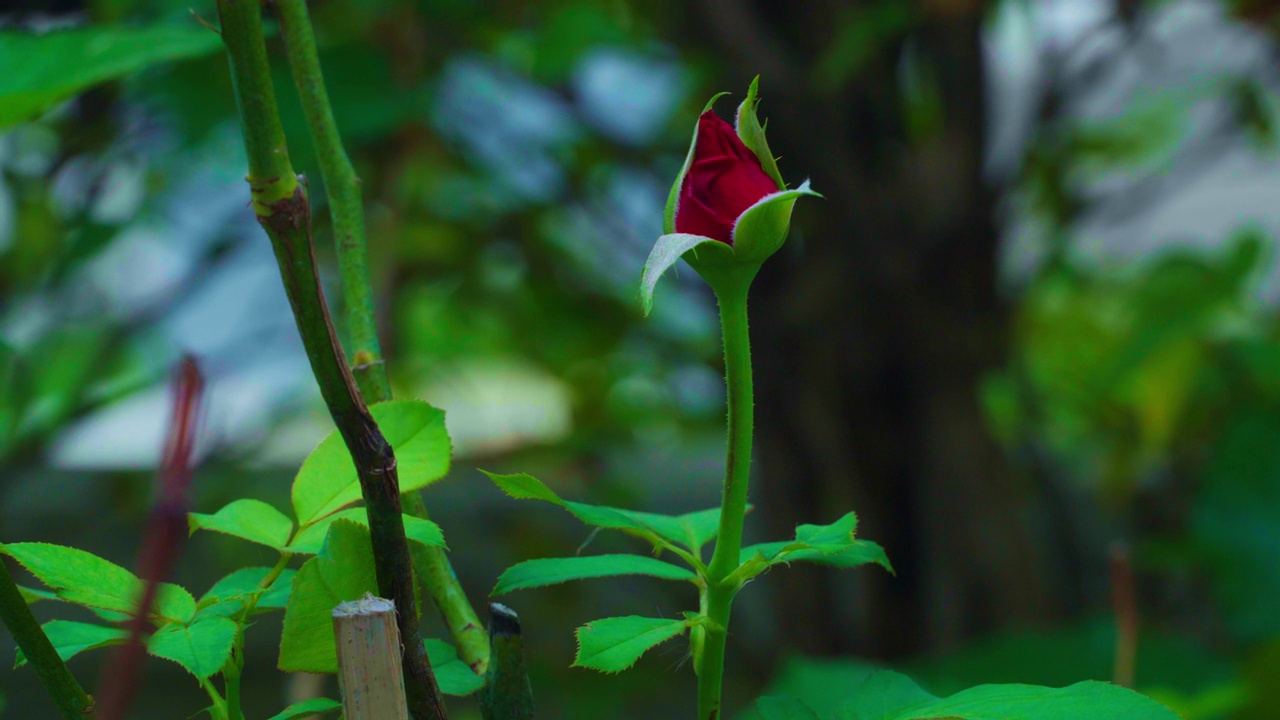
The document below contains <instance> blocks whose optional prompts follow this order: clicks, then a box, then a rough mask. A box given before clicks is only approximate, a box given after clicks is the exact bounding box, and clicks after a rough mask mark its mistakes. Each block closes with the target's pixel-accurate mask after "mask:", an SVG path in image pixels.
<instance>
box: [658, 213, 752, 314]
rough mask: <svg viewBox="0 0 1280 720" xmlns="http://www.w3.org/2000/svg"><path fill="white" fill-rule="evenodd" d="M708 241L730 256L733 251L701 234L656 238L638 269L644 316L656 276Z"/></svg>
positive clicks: (682, 234) (672, 234) (669, 235)
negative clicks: (642, 267) (642, 265)
mask: <svg viewBox="0 0 1280 720" xmlns="http://www.w3.org/2000/svg"><path fill="white" fill-rule="evenodd" d="M708 243H710V244H712V245H719V246H720V247H721V248H724V250H721V251H720V252H722V253H723V252H725V251H727V252H729V253H730V255H729V256H730V257H732V252H733V251H732V250H730V249H729V246H727V245H725V244H724V243H722V242H720V241H719V240H716V239H714V238H709V237H706V236H703V235H690V234H689V233H668V234H666V235H663V236H661V237H659V238H658V241H657V242H656V243H654V244H653V249H652V250H650V251H649V259H648V260H645V261H644V269H643V270H641V271H640V308H641V309H642V310H644V314H645V317H648V316H649V313H650V311H652V310H653V291H654V288H655V287H656V286H657V284H658V278H660V277H662V274H663V273H665V272H666V271H667V270H668V269H670V268H671V266H672V265H675V264H676V263H677V262H679V260H680V258H682V257H684V254H685V253H687V252H689V251H691V250H693V249H694V248H697V247H701V246H704V245H706V244H708ZM711 252H713V253H714V252H716V251H714V250H712V251H711Z"/></svg>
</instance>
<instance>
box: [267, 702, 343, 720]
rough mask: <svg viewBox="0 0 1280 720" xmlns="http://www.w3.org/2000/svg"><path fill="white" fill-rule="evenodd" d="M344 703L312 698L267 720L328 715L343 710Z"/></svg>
mask: <svg viewBox="0 0 1280 720" xmlns="http://www.w3.org/2000/svg"><path fill="white" fill-rule="evenodd" d="M341 709H342V703H340V702H338V701H337V700H330V699H329V698H312V699H310V700H304V701H303V702H298V703H294V704H292V705H290V706H289V707H287V708H285V709H284V710H281V711H280V712H278V713H276V714H275V715H272V716H271V717H269V718H267V720H292V719H293V718H299V717H305V716H307V715H311V714H313V713H328V712H333V711H334V710H341Z"/></svg>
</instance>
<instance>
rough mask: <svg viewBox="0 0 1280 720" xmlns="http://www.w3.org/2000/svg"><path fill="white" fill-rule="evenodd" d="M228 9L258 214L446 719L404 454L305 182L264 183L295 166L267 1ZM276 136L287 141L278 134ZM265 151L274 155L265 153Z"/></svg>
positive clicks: (417, 718) (406, 628) (431, 700)
mask: <svg viewBox="0 0 1280 720" xmlns="http://www.w3.org/2000/svg"><path fill="white" fill-rule="evenodd" d="M218 11H219V15H220V16H221V18H222V35H223V39H224V42H225V43H226V46H227V52H228V54H229V55H230V57H231V71H232V74H233V76H235V85H236V95H237V102H238V104H239V107H240V114H241V125H242V127H243V129H244V135H245V149H246V151H247V152H248V154H249V186H250V188H253V189H254V194H255V198H254V206H255V209H256V210H257V213H258V221H259V223H260V224H261V225H262V227H263V229H265V230H266V232H267V235H268V236H269V237H270V238H271V245H272V248H273V249H274V251H275V255H276V261H277V263H278V264H279V266H280V276H281V279H282V280H283V281H284V286H285V292H286V294H287V295H288V297H289V304H290V305H291V306H292V308H293V315H294V320H295V321H296V322H297V325H298V332H299V334H300V335H301V336H302V344H303V347H304V348H305V349H306V352H307V358H308V360H310V363H311V370H312V373H313V374H314V375H315V378H316V382H317V383H318V384H319V385H320V394H321V395H322V396H323V397H324V401H325V404H326V405H327V406H328V408H329V414H330V415H331V416H332V417H333V422H334V424H335V425H336V426H337V428H338V433H339V434H340V435H342V439H343V441H344V443H345V444H346V446H347V450H348V451H349V452H350V453H351V458H352V461H353V463H354V465H355V467H356V474H357V476H358V477H359V479H360V489H361V493H362V495H363V496H364V501H365V508H366V511H367V512H368V516H369V531H370V535H371V536H372V541H373V550H374V552H373V556H374V570H375V572H376V575H377V579H378V592H379V594H380V595H382V596H383V597H387V598H390V599H391V600H392V601H393V602H394V603H395V605H396V619H397V624H398V625H399V629H400V636H401V638H403V641H404V675H405V692H406V695H407V697H408V701H409V712H410V714H411V715H412V716H413V718H414V720H437V719H442V718H446V717H447V713H446V712H445V708H444V703H443V701H442V700H441V698H440V689H439V687H438V685H437V684H436V679H435V675H434V673H433V672H432V671H431V665H430V664H429V663H428V662H427V655H426V650H425V648H424V646H423V643H422V640H421V635H420V634H419V632H418V613H417V607H416V599H415V597H414V588H413V569H412V565H411V562H410V556H409V544H408V542H407V541H406V539H405V534H404V520H403V517H402V516H401V511H400V493H399V488H400V483H399V478H398V474H397V470H396V459H395V453H394V452H393V451H392V449H391V446H390V445H389V444H388V443H387V441H386V438H384V437H383V435H382V432H381V431H380V430H379V429H378V425H377V423H376V422H374V420H373V416H372V415H370V414H369V409H368V407H366V406H365V402H364V398H363V396H361V394H360V391H359V390H358V389H357V387H356V383H355V379H354V378H353V377H352V375H351V371H350V369H349V368H348V367H347V362H346V357H345V355H344V354H343V352H342V346H341V345H340V344H339V342H338V339H337V334H336V333H335V332H334V329H333V323H332V322H331V321H330V318H329V308H328V306H327V305H326V303H325V299H324V293H323V291H322V290H321V288H320V278H319V274H318V271H317V268H316V261H315V248H314V247H313V245H312V240H311V208H310V204H309V202H308V200H307V196H306V192H305V186H303V185H299V184H297V183H296V181H295V184H294V188H293V192H292V193H290V194H289V195H287V196H284V197H278V198H276V199H273V200H271V199H267V197H266V196H262V194H261V193H260V192H259V191H258V189H257V188H259V187H268V188H273V192H272V194H271V197H275V193H274V190H275V189H278V187H279V185H278V182H279V178H280V177H283V176H285V175H288V176H290V177H292V175H293V170H292V167H291V165H290V163H289V155H288V148H287V147H286V146H285V144H284V142H283V140H284V133H283V130H282V129H281V127H280V116H279V112H278V110H277V108H276V104H275V95H274V91H273V90H272V87H271V78H270V75H269V71H268V66H267V58H266V46H265V44H264V42H263V35H262V18H261V16H260V14H259V9H258V3H257V0H220V1H219V3H218ZM246 75H248V76H251V77H245V76H246ZM270 138H275V139H278V140H279V142H271V141H269V140H268V139H270ZM261 153H267V154H268V155H269V157H255V154H261Z"/></svg>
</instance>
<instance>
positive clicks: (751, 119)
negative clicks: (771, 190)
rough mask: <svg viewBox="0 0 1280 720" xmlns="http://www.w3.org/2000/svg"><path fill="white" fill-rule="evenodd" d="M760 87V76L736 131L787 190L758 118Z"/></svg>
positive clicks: (742, 108) (740, 109)
mask: <svg viewBox="0 0 1280 720" xmlns="http://www.w3.org/2000/svg"><path fill="white" fill-rule="evenodd" d="M759 85H760V76H759V75H757V76H756V77H755V79H754V80H752V81H751V87H750V88H749V89H748V90H747V99H746V100H743V101H742V104H741V105H739V106H738V115H737V121H736V122H735V123H734V129H736V130H737V131H738V137H739V138H740V139H741V140H742V144H743V145H746V146H747V148H748V149H750V150H751V152H753V153H755V154H756V158H757V159H759V160H760V167H762V168H764V171H765V173H766V174H768V176H769V177H771V178H773V181H774V182H775V183H777V184H778V189H779V190H786V189H787V184H786V183H785V182H783V181H782V173H781V172H779V171H778V161H777V160H776V159H775V158H774V157H773V153H772V152H770V151H769V143H768V142H767V141H766V140H765V138H764V126H763V125H761V124H760V118H759V117H757V116H756V108H757V107H759V106H760V98H759V97H758V96H757V94H756V91H757V90H758V88H759ZM668 232H670V231H668Z"/></svg>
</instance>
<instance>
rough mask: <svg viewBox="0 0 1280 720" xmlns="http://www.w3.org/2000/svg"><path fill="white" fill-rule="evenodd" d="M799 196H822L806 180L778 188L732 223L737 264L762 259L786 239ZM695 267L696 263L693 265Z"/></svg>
mask: <svg viewBox="0 0 1280 720" xmlns="http://www.w3.org/2000/svg"><path fill="white" fill-rule="evenodd" d="M802 195H812V196H814V197H822V195H820V194H818V193H817V192H815V191H813V190H811V189H810V188H809V181H808V180H805V181H804V182H803V183H801V184H800V187H798V188H796V189H795V190H781V191H779V192H776V193H773V194H772V195H766V196H764V197H763V198H760V200H759V201H757V202H756V204H755V205H752V206H751V207H749V208H747V209H746V210H745V211H743V213H742V214H741V215H739V216H738V220H737V222H735V223H734V224H733V255H734V260H735V261H736V262H739V263H750V262H764V261H765V260H767V259H768V258H769V256H770V255H772V254H774V253H775V252H777V251H778V248H780V247H782V244H783V243H784V242H786V241H787V232H788V231H789V230H790V229H791V211H792V210H794V209H795V205H796V200H798V199H799V198H800V196H802ZM696 267H697V266H695V268H696Z"/></svg>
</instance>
